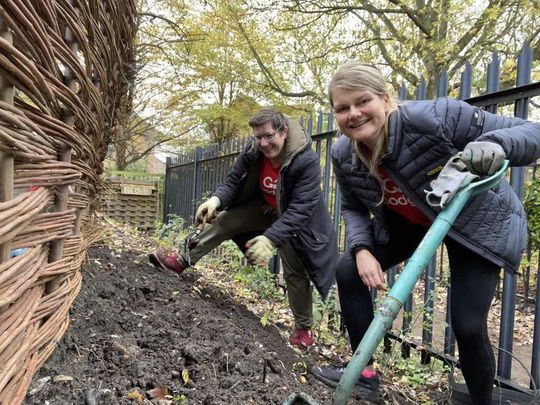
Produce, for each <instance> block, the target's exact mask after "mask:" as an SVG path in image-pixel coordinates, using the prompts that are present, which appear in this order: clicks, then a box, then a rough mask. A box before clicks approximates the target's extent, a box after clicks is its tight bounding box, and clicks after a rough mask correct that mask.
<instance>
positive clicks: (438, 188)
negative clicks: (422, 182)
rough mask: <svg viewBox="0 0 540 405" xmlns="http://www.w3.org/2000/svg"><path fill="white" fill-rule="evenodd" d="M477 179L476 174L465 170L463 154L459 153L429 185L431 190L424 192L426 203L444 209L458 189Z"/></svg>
mask: <svg viewBox="0 0 540 405" xmlns="http://www.w3.org/2000/svg"><path fill="white" fill-rule="evenodd" d="M469 145H470V144H469ZM477 178H478V176H477V175H476V174H473V173H471V172H469V171H468V170H467V166H466V165H465V162H463V152H459V153H458V154H456V155H454V156H452V157H451V158H450V160H448V162H447V163H446V164H445V165H444V167H443V169H442V170H441V173H440V174H439V176H438V177H437V178H436V179H435V180H433V181H432V182H431V183H430V184H429V185H430V186H431V189H432V190H431V191H428V190H425V192H426V194H427V195H426V201H427V203H428V204H429V205H431V206H432V207H440V208H444V207H445V206H446V205H447V204H448V203H449V202H450V200H452V198H453V197H454V195H455V194H456V192H457V191H458V190H459V189H461V188H463V187H465V186H467V185H468V184H469V183H471V182H472V181H473V180H475V179H477Z"/></svg>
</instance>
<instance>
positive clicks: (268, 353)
mask: <svg viewBox="0 0 540 405" xmlns="http://www.w3.org/2000/svg"><path fill="white" fill-rule="evenodd" d="M82 273H83V286H82V289H81V292H80V294H79V296H78V298H77V299H76V301H75V303H74V306H73V308H72V311H71V324H70V327H69V329H68V331H67V333H66V334H65V336H64V338H63V339H62V340H61V341H60V342H59V344H58V348H57V349H56V351H55V352H54V354H53V355H52V356H51V357H50V358H49V360H48V361H47V362H46V363H45V364H44V366H43V367H42V368H41V370H40V371H39V373H38V374H37V375H36V376H35V377H34V380H33V383H32V386H31V387H30V390H29V392H28V394H27V397H26V401H25V403H26V404H50V405H54V404H87V405H90V404H91V405H97V404H99V405H102V404H136V403H139V404H142V403H145V404H150V403H152V404H158V403H159V404H186V405H187V404H189V405H191V404H206V405H211V404H282V403H283V402H284V401H285V400H286V399H287V398H288V397H289V395H290V394H292V393H295V392H304V393H307V394H309V395H310V396H311V397H312V398H314V399H316V400H317V402H318V403H320V404H328V403H330V402H331V398H332V396H333V389H332V388H329V387H327V386H325V385H324V384H322V383H320V382H319V381H317V380H315V378H313V376H311V375H309V374H307V375H305V377H306V378H307V382H306V383H301V382H300V379H301V374H302V372H303V371H305V369H301V368H300V369H298V368H297V367H295V366H294V364H295V363H296V362H298V361H300V362H307V363H308V364H309V362H310V354H309V353H308V354H307V355H305V354H304V355H302V354H301V353H299V352H297V351H295V350H293V349H292V348H291V347H290V346H288V344H287V342H286V339H285V338H284V337H283V334H280V331H279V330H278V329H277V328H276V327H275V326H271V325H267V326H266V327H264V326H262V324H261V322H260V319H259V318H258V317H256V316H255V315H254V314H253V313H252V312H250V311H248V310H247V309H246V308H245V307H244V306H242V305H241V304H238V303H236V302H234V301H233V300H232V299H230V298H228V297H227V296H226V295H225V294H223V293H222V292H221V291H219V290H218V289H217V288H215V287H212V286H208V285H207V286H205V287H200V285H198V287H196V286H195V285H196V282H197V280H198V278H199V276H198V273H197V271H196V270H193V269H191V270H189V271H186V272H184V274H182V275H181V276H177V275H175V274H173V273H172V272H165V271H162V270H158V269H155V268H153V267H152V266H150V265H149V264H147V263H146V254H145V253H144V252H137V251H133V250H124V251H121V252H118V250H112V249H111V248H110V247H108V246H104V245H98V246H95V247H93V248H92V249H90V251H89V259H88V263H87V264H86V265H85V266H84V267H83V269H82ZM311 360H313V359H311ZM163 386H165V387H166V388H167V393H168V397H164V396H163V395H159V393H157V392H156V390H154V391H152V390H153V389H155V388H159V387H163ZM162 394H163V392H162ZM159 398H161V402H160V401H158V399H159ZM355 398H356V401H355V402H356V403H366V402H365V401H364V400H363V399H361V398H362V396H361V394H357V395H355ZM396 401H397V402H396ZM378 403H399V404H404V403H406V401H403V402H402V401H400V400H399V399H396V398H395V397H394V398H391V399H388V400H385V399H380V400H379V401H378Z"/></svg>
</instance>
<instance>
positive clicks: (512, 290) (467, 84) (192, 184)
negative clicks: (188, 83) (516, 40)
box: [164, 44, 540, 390]
mask: <svg viewBox="0 0 540 405" xmlns="http://www.w3.org/2000/svg"><path fill="white" fill-rule="evenodd" d="M531 62H532V51H531V49H530V47H529V46H528V44H526V45H525V46H524V48H523V50H522V52H521V54H520V55H519V58H518V66H517V82H516V86H515V87H513V88H510V89H504V90H499V82H500V68H499V66H500V61H499V58H498V55H497V54H496V53H494V54H493V59H492V62H491V63H490V65H489V67H488V72H487V77H486V93H485V94H483V95H479V96H475V97H471V92H472V82H473V80H472V78H473V73H472V69H471V67H470V66H469V65H466V67H465V69H464V71H463V73H462V75H461V83H460V87H459V98H460V99H462V100H465V101H467V102H468V103H470V104H472V105H476V106H479V107H482V108H484V109H485V110H487V111H490V112H498V111H499V110H500V109H501V108H503V107H504V108H505V110H504V111H503V112H504V113H507V109H508V105H509V104H513V105H514V116H516V117H521V118H525V119H526V118H527V117H528V112H529V109H530V108H532V107H531V104H530V103H529V99H530V98H531V97H535V96H538V95H540V82H537V83H531V70H532V68H531ZM425 89H426V85H425V82H421V83H420V84H419V85H418V87H417V89H416V99H417V100H421V99H424V98H425ZM447 94H448V81H447V79H446V74H445V72H442V74H441V79H440V80H439V83H438V86H437V96H438V97H442V96H446V95H447ZM406 95H407V88H406V87H405V86H402V87H401V88H400V89H399V98H400V100H405V98H406ZM301 123H302V124H303V126H304V127H305V129H306V132H308V133H309V134H310V135H311V137H312V140H313V149H314V150H315V151H316V153H317V154H318V156H319V159H320V163H321V171H322V184H321V187H322V192H323V195H324V199H325V201H326V202H327V204H328V208H329V210H330V213H331V217H332V218H333V221H334V226H335V229H336V231H337V232H338V235H339V244H340V246H343V243H344V241H343V239H344V232H343V228H344V227H343V226H342V221H341V220H340V207H339V200H340V197H339V189H338V187H337V185H336V182H335V178H334V175H333V172H332V167H331V159H330V150H331V147H332V144H333V142H334V141H335V140H336V135H337V133H336V131H334V130H333V115H332V114H331V113H322V112H320V113H319V114H318V115H317V117H316V119H313V117H309V118H308V119H307V120H305V122H304V120H302V122H301ZM314 132H315V133H314ZM248 141H249V138H244V139H236V140H232V141H230V142H228V143H224V144H221V145H213V146H210V147H207V148H201V147H198V148H196V150H195V151H194V152H193V153H190V154H186V155H182V156H179V157H177V158H174V159H171V158H169V159H167V169H166V177H165V207H164V222H166V221H167V218H168V216H169V215H171V214H175V215H178V216H180V217H182V218H184V220H185V222H186V223H187V224H189V223H191V222H192V220H193V215H194V212H195V209H196V207H197V206H198V204H199V203H200V202H201V201H202V200H203V199H204V198H206V197H208V196H209V195H210V194H211V193H212V191H213V190H214V189H215V188H216V186H217V185H218V184H219V183H220V182H222V181H223V179H224V178H225V176H226V175H227V173H228V171H229V170H230V169H231V167H232V165H233V163H234V160H235V158H236V156H237V154H238V153H239V152H240V151H241V150H242V149H243V148H244V147H245V145H246V143H247V142H248ZM510 173H511V174H510V183H511V185H512V187H513V188H514V190H515V192H516V194H517V195H518V196H519V197H520V198H521V197H522V194H523V187H524V184H525V179H526V178H534V176H536V175H537V174H536V166H532V167H528V168H522V167H514V168H512V170H511V172H510ZM526 257H527V258H528V259H529V260H528V261H527V263H528V264H527V265H526V266H525V268H524V271H523V274H521V275H519V276H517V277H514V276H511V275H508V274H506V273H505V274H504V276H503V280H502V283H501V287H500V289H499V291H498V299H500V301H501V309H500V327H499V336H498V342H497V343H496V346H497V347H498V348H499V350H497V352H498V369H497V380H498V381H499V383H500V384H501V385H504V386H508V387H512V388H515V389H522V390H525V389H527V388H526V387H525V383H524V382H523V381H521V382H519V383H516V382H514V381H513V380H512V356H513V355H515V353H514V352H515V351H514V347H513V332H514V328H515V319H516V313H517V312H518V311H520V310H521V308H523V307H528V308H529V310H530V308H531V307H532V305H534V304H533V303H536V304H535V305H536V307H535V308H534V314H535V317H534V332H533V333H534V336H533V343H532V345H531V346H532V349H531V350H529V353H525V357H526V359H524V358H522V359H521V361H526V362H528V363H529V364H530V369H529V370H528V372H529V373H530V375H531V376H532V378H531V381H530V382H529V384H530V387H531V388H533V387H535V386H540V379H539V378H540V375H539V371H538V370H539V367H540V364H539V357H540V319H539V316H538V313H539V312H540V311H539V309H540V308H539V306H540V296H539V289H538V288H536V286H537V285H538V281H539V280H538V277H539V274H538V273H539V271H538V263H536V267H534V263H532V260H531V259H532V258H533V257H535V258H536V260H538V247H537V246H535V247H532V246H529V248H528V251H527V252H526ZM444 267H445V258H444V248H441V249H440V250H439V253H438V254H437V255H436V256H434V257H433V258H432V260H431V261H430V263H429V265H428V268H427V271H426V273H425V275H424V277H423V289H424V293H423V302H422V308H423V322H422V337H421V342H419V341H417V340H415V339H410V337H408V336H406V334H405V332H408V331H410V330H411V329H412V324H411V322H412V321H411V319H413V317H414V316H413V313H414V305H413V299H412V294H411V297H410V299H409V300H408V301H407V302H406V303H405V306H404V312H403V320H402V330H401V333H398V332H396V331H394V332H392V333H389V334H388V335H387V338H388V339H394V340H397V341H400V342H401V343H402V345H403V347H402V352H403V353H404V355H408V354H409V353H410V348H411V347H414V348H416V349H417V350H418V351H420V352H421V356H422V361H423V362H424V363H427V362H429V361H430V358H431V357H436V358H439V359H442V360H444V361H447V362H451V363H454V364H455V363H457V360H456V357H455V341H454V337H453V333H452V329H451V326H450V321H449V320H450V314H449V305H448V302H446V313H445V314H444V318H445V320H446V322H444V324H445V326H444V331H443V333H442V336H444V337H443V338H442V339H443V341H442V342H441V341H440V340H441V339H440V338H439V339H438V338H436V337H435V336H436V335H437V334H436V333H434V323H433V317H434V312H435V300H434V291H435V290H436V287H437V285H440V283H444V285H447V283H448V281H447V280H446V276H447V272H445V271H444ZM397 272H398V269H395V268H394V269H391V270H389V271H388V272H387V277H388V282H389V284H392V283H393V281H394V280H395V277H396V275H397ZM519 277H521V278H523V283H522V286H520V288H519V289H518V278H519ZM449 288H450V286H449V285H448V289H449ZM448 295H449V294H446V297H443V299H445V300H447V299H448V298H447V296H448ZM373 296H374V298H375V294H373ZM518 300H519V303H520V305H518ZM439 335H441V333H439ZM386 345H388V341H387V342H386ZM438 347H440V349H439V348H438ZM528 359H530V360H528Z"/></svg>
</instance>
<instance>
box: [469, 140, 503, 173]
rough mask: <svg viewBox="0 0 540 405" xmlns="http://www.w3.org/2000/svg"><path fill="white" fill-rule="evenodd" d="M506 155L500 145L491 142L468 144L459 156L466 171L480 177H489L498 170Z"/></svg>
mask: <svg viewBox="0 0 540 405" xmlns="http://www.w3.org/2000/svg"><path fill="white" fill-rule="evenodd" d="M505 157H506V154H505V152H504V149H503V148H502V146H501V145H499V144H497V143H493V142H469V143H468V144H467V145H466V146H465V149H463V153H462V155H461V160H463V163H465V165H466V166H467V169H468V170H469V171H470V172H471V173H474V174H478V175H480V176H483V175H487V176H491V175H492V174H494V173H496V172H497V170H499V169H500V168H501V167H502V165H503V163H504V158H505Z"/></svg>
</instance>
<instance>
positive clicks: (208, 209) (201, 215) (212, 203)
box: [195, 196, 221, 225]
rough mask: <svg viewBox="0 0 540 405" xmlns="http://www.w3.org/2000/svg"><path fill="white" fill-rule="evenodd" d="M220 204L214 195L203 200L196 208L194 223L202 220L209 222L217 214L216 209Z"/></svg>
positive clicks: (199, 222) (197, 223)
mask: <svg viewBox="0 0 540 405" xmlns="http://www.w3.org/2000/svg"><path fill="white" fill-rule="evenodd" d="M220 205H221V201H219V198H217V197H216V196H212V197H210V198H209V199H208V200H207V201H205V202H203V203H202V204H201V205H199V208H197V213H196V214H195V224H196V225H199V224H202V223H203V222H205V220H206V222H208V223H211V222H212V221H213V220H214V219H215V218H216V216H217V209H218V208H219V206H220Z"/></svg>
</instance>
